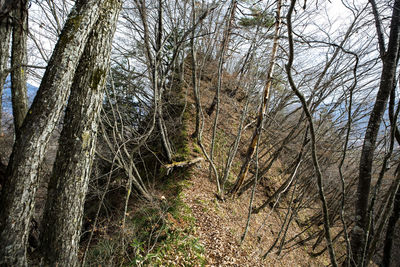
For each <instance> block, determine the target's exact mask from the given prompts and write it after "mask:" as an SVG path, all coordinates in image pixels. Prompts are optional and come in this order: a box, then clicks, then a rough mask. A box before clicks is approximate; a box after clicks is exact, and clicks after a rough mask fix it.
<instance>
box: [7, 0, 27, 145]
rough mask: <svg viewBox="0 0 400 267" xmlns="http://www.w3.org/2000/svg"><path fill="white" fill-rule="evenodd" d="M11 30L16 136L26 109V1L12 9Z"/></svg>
mask: <svg viewBox="0 0 400 267" xmlns="http://www.w3.org/2000/svg"><path fill="white" fill-rule="evenodd" d="M12 14H13V27H12V28H13V31H12V49H11V93H12V107H13V117H14V131H15V136H16V138H18V136H19V129H20V127H21V126H22V122H23V121H24V119H25V116H26V113H27V111H28V98H27V92H26V64H27V63H28V58H27V39H28V1H27V0H19V1H18V3H17V4H16V8H15V9H14V10H13V13H12Z"/></svg>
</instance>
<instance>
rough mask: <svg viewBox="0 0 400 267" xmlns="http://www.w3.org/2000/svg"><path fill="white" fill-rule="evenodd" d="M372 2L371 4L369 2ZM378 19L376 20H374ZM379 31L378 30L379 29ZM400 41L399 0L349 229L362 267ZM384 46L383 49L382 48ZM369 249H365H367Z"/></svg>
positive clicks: (353, 250) (372, 114) (360, 170)
mask: <svg viewBox="0 0 400 267" xmlns="http://www.w3.org/2000/svg"><path fill="white" fill-rule="evenodd" d="M370 2H373V3H374V1H370ZM376 20H379V19H376ZM378 31H379V30H378ZM399 41H400V0H396V1H395V2H394V7H393V13H392V21H391V29H390V36H389V43H388V48H387V51H386V52H385V51H384V52H383V53H382V51H381V55H382V61H383V69H382V74H381V79H380V85H379V90H378V94H377V96H376V100H375V104H374V107H373V109H372V111H371V115H370V118H369V121H368V126H367V129H366V132H365V137H364V143H363V147H362V152H361V158H360V166H359V177H358V187H357V201H356V224H355V227H354V228H353V230H352V236H351V247H352V252H353V257H354V260H355V262H356V264H362V262H363V254H364V249H365V242H366V240H365V236H366V231H367V229H368V203H369V198H370V190H371V176H372V162H373V157H374V152H375V146H376V139H377V136H378V132H379V127H380V125H381V122H382V116H383V113H384V111H385V109H386V105H387V102H388V98H389V95H390V92H391V89H392V85H393V81H394V79H395V73H396V65H397V64H396V58H397V54H398V51H399ZM383 47H384V46H383ZM367 249H368V248H367Z"/></svg>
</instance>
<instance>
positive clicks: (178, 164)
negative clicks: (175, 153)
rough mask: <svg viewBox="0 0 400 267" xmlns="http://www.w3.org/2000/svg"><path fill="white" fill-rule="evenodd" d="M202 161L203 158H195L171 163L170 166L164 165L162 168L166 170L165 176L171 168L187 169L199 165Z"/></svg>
mask: <svg viewBox="0 0 400 267" xmlns="http://www.w3.org/2000/svg"><path fill="white" fill-rule="evenodd" d="M203 160H204V158H202V157H197V158H194V159H190V160H184V161H178V162H173V163H171V164H165V165H164V167H165V168H166V169H167V174H169V173H170V172H171V171H172V169H173V168H176V167H180V168H182V167H189V166H191V165H194V164H196V163H199V162H200V161H203Z"/></svg>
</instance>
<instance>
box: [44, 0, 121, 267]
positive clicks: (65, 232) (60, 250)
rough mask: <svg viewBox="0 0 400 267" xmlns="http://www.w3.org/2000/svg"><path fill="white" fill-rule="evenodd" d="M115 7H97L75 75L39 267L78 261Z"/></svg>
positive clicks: (51, 186) (113, 4)
mask: <svg viewBox="0 0 400 267" xmlns="http://www.w3.org/2000/svg"><path fill="white" fill-rule="evenodd" d="M120 7H121V1H119V0H113V1H107V2H106V5H104V6H103V7H102V10H101V15H100V17H99V20H98V22H97V23H96V26H95V27H94V29H93V31H92V33H91V34H90V37H89V40H88V43H87V44H86V47H85V50H84V53H83V55H82V58H81V60H80V62H79V65H78V68H77V71H76V73H75V78H74V82H73V84H72V88H71V96H70V99H69V101H68V106H67V110H66V115H65V119H64V128H63V130H62V132H61V136H60V141H59V148H58V153H57V156H56V161H55V163H54V168H53V173H52V176H51V178H50V183H49V191H48V198H47V202H46V207H45V213H44V218H43V227H44V228H43V231H42V236H41V244H42V247H41V251H42V253H43V256H44V263H45V265H49V266H76V265H77V262H78V258H77V252H78V248H79V241H80V233H81V222H82V215H83V208H84V202H85V196H86V192H87V188H88V183H89V177H90V173H91V166H92V162H93V157H94V152H95V149H96V140H97V128H98V117H99V112H100V108H101V103H102V100H103V94H104V85H105V81H106V77H107V73H108V69H109V58H110V52H111V43H112V38H113V35H114V32H115V25H116V21H117V17H118V13H119V10H120Z"/></svg>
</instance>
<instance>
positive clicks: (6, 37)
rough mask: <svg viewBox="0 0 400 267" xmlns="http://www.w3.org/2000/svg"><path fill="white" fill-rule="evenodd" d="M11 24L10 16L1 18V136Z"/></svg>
mask: <svg viewBox="0 0 400 267" xmlns="http://www.w3.org/2000/svg"><path fill="white" fill-rule="evenodd" d="M10 36H11V25H10V23H9V18H8V16H5V17H3V18H0V137H1V135H2V134H3V132H2V96H3V88H4V83H5V80H6V78H7V75H8V71H7V62H8V56H9V47H10Z"/></svg>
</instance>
